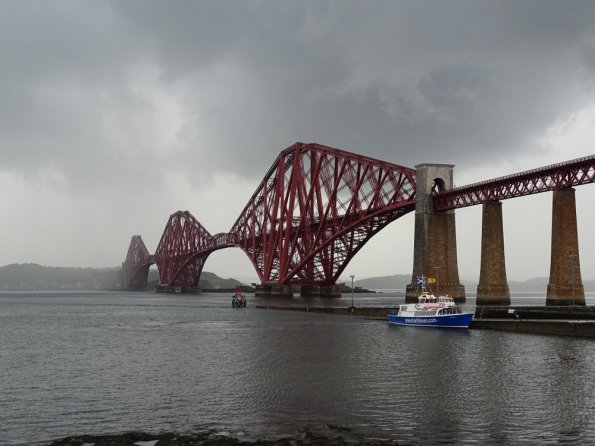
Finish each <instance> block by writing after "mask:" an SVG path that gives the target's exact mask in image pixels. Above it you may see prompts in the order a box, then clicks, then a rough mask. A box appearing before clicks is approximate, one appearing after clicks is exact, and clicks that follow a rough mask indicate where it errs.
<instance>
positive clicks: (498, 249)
mask: <svg viewBox="0 0 595 446" xmlns="http://www.w3.org/2000/svg"><path fill="white" fill-rule="evenodd" d="M476 304H477V305H510V290H509V289H508V281H507V280H506V264H505V256H504V230H503V225H502V203H501V202H499V201H488V202H485V203H484V204H483V210H482V226H481V269H480V271H479V285H478V286H477V301H476Z"/></svg>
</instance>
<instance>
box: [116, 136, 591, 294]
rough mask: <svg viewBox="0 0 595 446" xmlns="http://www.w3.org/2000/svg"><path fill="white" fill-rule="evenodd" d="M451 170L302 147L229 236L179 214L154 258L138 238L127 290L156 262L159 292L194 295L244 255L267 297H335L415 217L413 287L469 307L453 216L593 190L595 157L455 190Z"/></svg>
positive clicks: (280, 162) (127, 269)
mask: <svg viewBox="0 0 595 446" xmlns="http://www.w3.org/2000/svg"><path fill="white" fill-rule="evenodd" d="M452 169H453V166H452V165H444V164H421V165H419V166H416V169H412V168H408V167H403V166H400V165H397V164H393V163H389V162H386V161H381V160H377V159H373V158H370V157H367V156H363V155H358V154H355V153H351V152H347V151H345V150H340V149H336V148H332V147H327V146H323V145H320V144H306V143H299V142H298V143H296V144H294V145H292V146H291V147H289V148H287V149H285V150H283V151H282V152H281V153H280V154H279V156H278V157H277V159H276V160H275V162H274V163H273V165H272V166H271V168H270V169H269V170H268V172H267V173H266V175H265V176H264V178H263V180H262V181H261V183H260V185H259V186H258V188H257V189H256V191H255V192H254V194H253V195H252V197H251V198H250V200H249V201H248V203H247V204H246V206H245V207H244V209H243V210H242V212H241V213H240V215H239V217H238V218H237V220H236V221H235V223H234V224H233V225H232V227H231V229H230V231H229V232H227V233H219V234H215V235H212V234H210V233H209V232H208V230H207V229H206V228H204V227H203V226H202V225H201V224H200V222H199V221H198V220H197V219H196V218H195V217H194V216H193V215H192V214H190V212H188V211H178V212H176V213H174V214H172V215H171V216H170V217H169V220H168V222H167V224H166V226H165V229H164V231H163V235H162V237H161V240H160V242H159V245H158V247H157V250H156V252H155V254H154V256H151V255H150V254H149V252H148V250H147V249H146V247H145V246H144V244H143V242H142V240H141V239H140V237H139V236H135V237H133V239H132V242H131V244H130V248H129V252H128V255H127V257H126V261H125V262H124V264H123V270H124V286H125V287H127V288H138V287H142V286H144V285H146V274H147V271H148V265H150V264H151V263H153V261H154V262H155V263H156V264H157V266H158V269H159V281H160V285H159V286H160V288H164V289H170V290H173V289H181V290H184V289H194V288H196V287H197V286H198V281H199V278H200V274H201V271H202V269H203V266H204V264H205V262H206V260H207V258H208V256H209V255H210V254H211V253H212V252H213V251H216V250H219V249H224V248H229V247H239V248H241V249H242V250H243V251H244V252H245V253H246V254H247V255H248V257H249V259H250V260H251V262H252V264H253V265H254V268H255V269H256V272H257V274H258V277H259V279H260V281H261V284H262V286H263V288H265V289H267V288H268V290H269V292H271V290H272V292H273V293H279V294H288V293H290V292H291V287H292V286H293V285H299V286H300V287H301V290H302V294H312V293H313V294H322V295H336V294H337V292H338V288H337V287H336V285H335V284H336V282H337V280H338V279H339V277H340V275H341V274H342V272H343V271H344V270H345V268H346V266H347V265H348V263H349V261H350V260H351V259H352V258H353V257H354V256H355V255H356V254H357V252H358V251H359V250H360V249H361V248H362V247H363V246H364V245H365V244H366V242H368V240H370V239H371V238H372V237H373V236H374V235H375V234H377V233H378V232H379V231H380V230H382V229H383V228H384V227H385V226H387V225H388V224H390V223H391V222H393V221H395V220H396V219H398V218H399V217H401V216H403V215H405V214H407V213H408V212H411V211H414V210H415V211H416V229H415V231H416V234H415V253H414V257H415V258H414V271H413V274H412V283H413V282H414V280H413V279H414V278H415V277H416V275H417V274H419V273H420V272H421V271H424V270H426V271H430V270H432V268H440V270H441V276H443V278H442V279H441V284H440V287H441V290H442V289H443V288H444V286H446V288H448V285H449V284H450V285H452V292H453V294H454V295H455V297H459V298H460V297H461V296H460V294H461V290H462V296H463V299H464V289H463V288H462V285H460V283H459V279H458V271H457V262H456V240H455V235H454V209H456V208H460V207H466V206H473V205H477V204H484V205H485V204H486V203H492V204H493V203H499V200H503V199H509V198H515V197H520V196H525V195H529V194H535V193H540V192H546V191H561V190H572V191H573V189H572V188H573V187H574V186H578V185H582V184H588V183H593V182H595V155H593V156H588V157H585V158H581V159H577V160H572V161H567V162H563V163H559V164H555V165H551V166H546V167H542V168H538V169H534V170H531V171H526V172H521V173H518V174H514V175H508V176H506V177H502V178H498V179H494V180H489V181H484V182H481V183H476V184H472V185H470V186H465V187H457V188H452ZM572 197H573V198H574V195H573V196H572ZM428 201H430V202H431V203H430V204H429V205H428ZM573 203H574V202H572V204H573ZM484 214H485V212H484ZM484 216H485V215H484ZM500 218H501V216H500ZM485 224H486V223H485V220H484V225H485ZM566 226H567V225H566ZM574 228H575V230H576V222H575V226H574ZM498 243H499V242H498V241H497V240H496V244H498ZM569 243H570V245H572V243H573V242H572V241H570V242H569ZM567 244H568V243H567ZM573 248H574V247H573V246H570V247H569V248H568V249H573ZM577 249H578V246H577ZM492 251H493V250H492ZM453 252H454V262H453ZM428 259H434V260H433V261H432V262H433V263H430V260H428ZM502 263H503V259H502ZM424 268H425V269H424ZM504 274H505V273H504ZM498 280H500V281H501V278H500V279H498ZM504 280H505V278H504ZM442 282H444V284H443V283H442ZM480 282H481V280H480ZM478 297H479V296H478Z"/></svg>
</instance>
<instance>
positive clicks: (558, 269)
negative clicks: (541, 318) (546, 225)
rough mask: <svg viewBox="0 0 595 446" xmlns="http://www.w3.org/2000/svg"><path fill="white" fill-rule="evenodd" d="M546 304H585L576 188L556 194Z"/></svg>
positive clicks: (555, 192) (554, 196)
mask: <svg viewBox="0 0 595 446" xmlns="http://www.w3.org/2000/svg"><path fill="white" fill-rule="evenodd" d="M545 303H546V305H585V289H584V288H583V281H582V279H581V267H580V257H579V252H578V231H577V227H576V200H575V196H574V189H572V188H568V189H559V190H555V191H554V192H553V205H552V252H551V259H550V280H549V283H548V286H547V298H546V301H545Z"/></svg>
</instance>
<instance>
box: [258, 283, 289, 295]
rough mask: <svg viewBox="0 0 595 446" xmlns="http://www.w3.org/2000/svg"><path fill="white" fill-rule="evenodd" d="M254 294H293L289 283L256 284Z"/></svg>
mask: <svg viewBox="0 0 595 446" xmlns="http://www.w3.org/2000/svg"><path fill="white" fill-rule="evenodd" d="M254 295H255V296H261V297H269V296H270V297H282V296H286V297H291V296H293V287H292V286H291V285H265V284H261V285H257V286H256V288H255V290H254Z"/></svg>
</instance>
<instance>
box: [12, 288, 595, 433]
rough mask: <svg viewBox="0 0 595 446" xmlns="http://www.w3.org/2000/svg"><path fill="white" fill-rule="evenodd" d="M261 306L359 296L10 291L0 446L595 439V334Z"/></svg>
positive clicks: (366, 301) (381, 300)
mask: <svg viewBox="0 0 595 446" xmlns="http://www.w3.org/2000/svg"><path fill="white" fill-rule="evenodd" d="M355 297H356V301H355V303H356V305H396V304H398V303H399V301H402V300H400V299H402V298H398V297H395V296H394V295H390V293H384V294H382V295H356V296H355ZM523 299H529V300H530V299H531V297H530V296H529V297H523ZM257 302H258V303H263V302H270V303H272V304H275V305H278V304H284V305H301V304H304V303H305V302H306V303H307V304H308V305H322V304H324V305H343V306H344V305H345V302H344V301H341V300H320V299H318V300H317V299H308V300H306V299H301V298H295V299H292V300H282V299H277V300H274V301H272V300H265V299H255V298H252V297H249V299H248V308H245V309H233V308H231V300H230V297H228V296H227V295H201V296H179V295H156V294H153V293H130V294H117V293H85V294H72V293H71V294H58V293H56V294H26V293H21V294H6V293H4V294H0V376H2V381H1V383H2V384H1V385H2V387H1V389H2V391H1V392H0V444H9V445H14V444H34V443H35V442H41V443H43V442H44V441H48V440H50V439H53V438H58V437H63V436H67V435H75V434H83V433H113V432H120V431H125V430H149V431H157V430H179V431H184V430H191V429H193V428H200V427H207V426H214V427H217V428H220V429H226V430H229V431H231V432H235V433H238V432H241V433H244V434H245V435H248V436H249V437H251V438H256V437H258V436H267V437H270V436H273V435H283V434H292V433H295V432H297V431H299V430H303V429H306V428H311V429H316V428H320V427H322V426H325V425H335V426H344V427H350V428H351V429H352V433H353V434H354V435H360V436H370V437H381V438H392V439H396V440H400V441H403V442H413V443H422V444H494V443H497V444H511V445H512V444H515V445H516V444H535V443H536V442H538V443H541V444H558V443H562V442H564V443H566V444H585V443H594V442H595V422H594V421H593V419H595V417H594V416H593V414H594V412H593V411H594V409H595V404H594V403H595V397H594V396H593V391H592V389H593V388H594V385H595V354H594V353H595V343H594V342H593V341H592V340H589V339H572V338H563V337H555V336H538V335H526V334H519V333H504V332H497V331H480V330H469V331H449V330H443V329H422V328H410V327H396V326H389V325H388V324H386V323H384V322H383V321H372V320H364V319H357V318H350V317H342V316H331V315H324V314H313V313H302V312H283V311H272V310H269V311H267V310H258V309H256V308H254V306H255V304H256V303H257ZM513 302H514V297H513ZM468 305H470V306H472V305H473V303H472V299H470V302H468Z"/></svg>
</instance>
